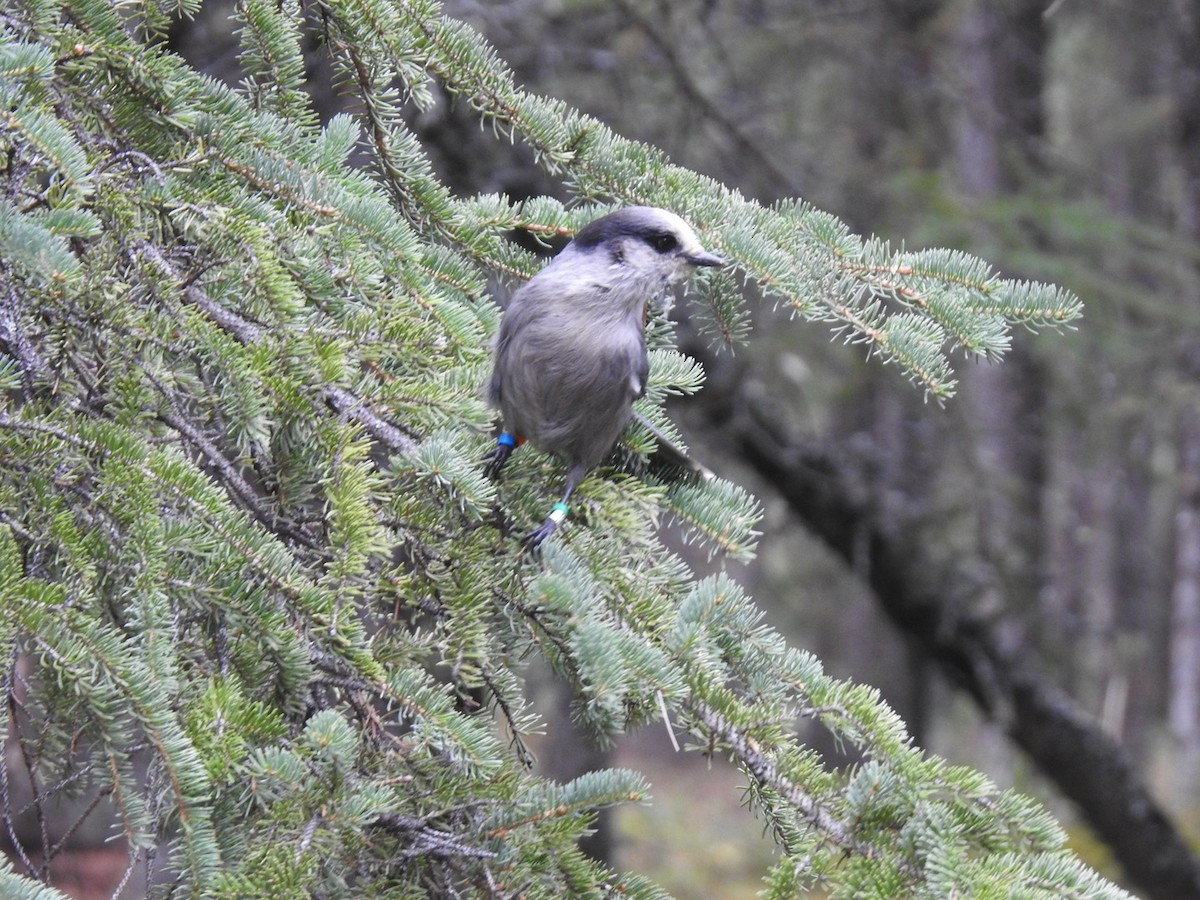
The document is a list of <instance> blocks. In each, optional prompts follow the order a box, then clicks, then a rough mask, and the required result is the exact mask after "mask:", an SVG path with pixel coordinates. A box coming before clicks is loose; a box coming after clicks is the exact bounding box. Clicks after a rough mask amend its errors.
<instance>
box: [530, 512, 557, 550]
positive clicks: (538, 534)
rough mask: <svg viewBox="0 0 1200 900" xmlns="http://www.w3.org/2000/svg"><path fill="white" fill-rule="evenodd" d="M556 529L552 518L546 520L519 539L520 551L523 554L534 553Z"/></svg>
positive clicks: (555, 522) (555, 523)
mask: <svg viewBox="0 0 1200 900" xmlns="http://www.w3.org/2000/svg"><path fill="white" fill-rule="evenodd" d="M556 528H558V522H557V521H555V520H554V519H552V518H547V519H546V521H544V522H543V523H542V524H541V525H539V526H538V527H537V528H535V529H533V531H531V532H529V534H527V535H525V537H523V538H521V549H522V551H523V552H527V553H529V552H534V551H536V550H537V549H538V548H539V547H540V546H541V545H542V542H543V541H544V540H546V538H548V537H550V535H552V534H554V530H555V529H556Z"/></svg>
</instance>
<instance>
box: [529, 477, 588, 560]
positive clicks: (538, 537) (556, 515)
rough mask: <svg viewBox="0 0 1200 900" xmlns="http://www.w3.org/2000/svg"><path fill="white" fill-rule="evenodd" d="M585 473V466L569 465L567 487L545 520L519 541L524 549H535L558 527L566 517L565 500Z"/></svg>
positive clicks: (569, 496) (569, 497)
mask: <svg viewBox="0 0 1200 900" xmlns="http://www.w3.org/2000/svg"><path fill="white" fill-rule="evenodd" d="M586 474H587V468H586V467H585V466H583V465H578V464H577V465H574V466H571V469H570V471H568V472H567V489H566V490H565V491H563V495H562V499H561V500H559V501H558V502H557V503H555V504H554V506H553V507H552V508H551V509H550V515H548V516H546V520H545V521H544V522H542V524H541V525H539V526H538V527H537V528H535V529H534V530H533V531H531V532H529V534H527V535H525V538H524V540H522V541H521V543H522V544H523V545H524V547H525V549H526V550H536V549H537V548H538V547H539V546H540V545H541V543H542V541H544V540H546V538H548V537H550V535H552V534H554V529H556V528H557V527H558V523H559V522H561V521H562V520H563V519H565V518H566V517H567V512H568V507H567V501H568V500H569V499H571V492H572V491H574V490H575V488H576V487H578V485H579V482H581V481H583V476H584V475H586Z"/></svg>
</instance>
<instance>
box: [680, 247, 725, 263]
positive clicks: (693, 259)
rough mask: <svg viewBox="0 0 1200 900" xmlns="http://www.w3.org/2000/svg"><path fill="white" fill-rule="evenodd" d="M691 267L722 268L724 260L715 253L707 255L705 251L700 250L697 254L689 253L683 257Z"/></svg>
mask: <svg viewBox="0 0 1200 900" xmlns="http://www.w3.org/2000/svg"><path fill="white" fill-rule="evenodd" d="M684 259H686V260H687V261H688V262H689V263H691V264H692V265H693V266H723V265H725V258H724V257H723V256H717V254H715V253H709V252H708V251H707V250H701V251H700V252H699V253H689V254H688V255H687V256H685V257H684Z"/></svg>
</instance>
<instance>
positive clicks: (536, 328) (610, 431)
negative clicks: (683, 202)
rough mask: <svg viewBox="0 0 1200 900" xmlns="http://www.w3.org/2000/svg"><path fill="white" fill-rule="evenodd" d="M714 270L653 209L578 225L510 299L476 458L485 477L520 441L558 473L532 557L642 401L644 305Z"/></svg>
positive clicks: (528, 541)
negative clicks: (491, 426) (486, 442)
mask: <svg viewBox="0 0 1200 900" xmlns="http://www.w3.org/2000/svg"><path fill="white" fill-rule="evenodd" d="M724 263H725V261H724V260H723V259H721V257H719V256H716V255H714V254H712V253H709V252H708V251H706V250H705V249H704V247H702V246H701V244H700V241H699V239H698V238H697V237H696V234H695V232H693V231H692V229H691V227H690V226H689V225H688V224H687V223H686V222H685V221H683V219H681V218H680V217H679V216H677V215H675V214H674V213H672V212H668V211H667V210H665V209H655V208H653V207H648V206H633V207H629V208H626V209H621V210H617V211H616V212H613V213H610V214H609V215H606V216H602V217H600V218H599V219H596V220H595V221H594V222H591V223H589V224H588V225H586V226H584V228H583V229H581V230H580V232H579V233H578V234H577V235H576V236H575V239H574V240H573V241H572V242H571V243H570V244H568V245H567V246H566V248H565V249H563V251H562V252H561V253H559V254H558V256H556V257H555V258H554V259H553V260H552V261H551V262H550V263H549V264H548V265H547V266H546V267H545V268H544V269H542V270H541V271H540V272H538V274H537V275H535V276H534V277H533V278H532V279H530V280H529V281H528V282H527V283H526V284H525V285H523V286H522V287H521V288H520V289H519V290H518V291H517V292H516V293H514V294H513V296H512V299H511V300H510V301H509V304H508V308H507V309H506V310H505V312H504V319H503V321H502V323H501V325H500V336H499V339H498V340H497V342H496V354H495V365H494V368H493V371H492V378H491V381H490V382H489V384H488V399H489V401H490V402H491V403H492V405H493V406H497V407H499V408H500V411H501V414H502V416H503V426H504V430H503V432H502V433H501V435H500V437H499V439H498V440H497V442H496V447H495V448H494V449H493V450H492V451H491V452H490V453H489V454H488V455H487V457H486V459H487V466H486V467H485V469H484V471H485V473H486V474H487V475H488V476H489V477H492V478H495V477H497V476H498V475H499V474H500V471H501V470H502V469H503V468H504V464H505V463H506V462H507V461H508V457H509V456H510V455H511V454H512V451H513V450H514V449H515V448H516V447H518V446H520V444H521V443H523V442H524V441H526V440H528V441H529V442H530V443H531V444H533V445H534V446H535V447H537V448H538V449H540V450H544V451H546V452H548V453H554V454H557V455H558V456H559V457H561V458H562V459H563V460H564V461H565V462H566V464H567V480H566V490H565V491H564V492H563V495H562V499H561V500H559V502H558V503H556V504H554V507H553V509H552V510H551V511H550V514H549V515H548V516H547V517H546V520H545V521H544V522H543V523H542V524H541V525H540V526H539V527H538V528H537V529H535V530H534V531H532V532H531V533H530V534H528V535H527V536H526V537H525V545H526V547H529V548H535V547H537V546H538V545H539V544H541V542H542V541H544V540H545V539H546V538H547V537H549V536H550V535H551V534H552V533H553V532H554V529H555V528H556V527H557V526H558V524H559V523H560V522H561V521H562V520H563V519H565V518H566V516H567V511H568V507H567V501H568V500H569V499H570V497H571V492H572V491H574V490H575V488H576V487H577V486H578V485H579V483H580V482H581V481H583V478H584V476H585V475H587V473H588V472H589V471H590V470H591V469H592V468H594V467H595V466H596V465H597V464H598V463H599V462H600V461H601V460H603V459H604V457H605V456H606V455H607V454H608V452H609V451H610V450H611V449H612V447H613V444H614V443H616V440H617V438H618V437H619V436H620V434H621V431H622V430H623V429H624V428H625V426H626V424H628V422H629V419H630V417H631V415H632V413H633V401H634V400H636V399H637V398H638V397H641V396H642V395H643V394H644V393H645V392H646V377H647V375H648V374H649V371H650V361H649V358H648V357H647V355H646V334H645V325H646V306H647V304H648V303H649V302H650V301H651V300H653V299H655V298H657V297H660V296H661V295H663V294H664V292H666V291H667V290H668V289H669V288H670V287H671V286H672V285H673V284H676V283H677V282H679V281H682V280H683V279H684V278H686V277H687V276H688V275H689V274H691V272H692V271H693V270H694V269H695V268H696V267H697V266H721V265H724Z"/></svg>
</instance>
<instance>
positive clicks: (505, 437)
mask: <svg viewBox="0 0 1200 900" xmlns="http://www.w3.org/2000/svg"><path fill="white" fill-rule="evenodd" d="M523 443H525V439H524V438H523V437H521V436H520V435H518V434H511V433H509V432H507V431H502V432H500V436H499V437H498V438H496V446H495V447H493V448H492V449H491V450H490V451H488V452H487V453H486V454H484V457H483V459H484V462H485V463H486V465H484V467H483V474H484V475H485V476H486V477H488V478H492V479H496V478H499V477H500V472H501V471H503V469H504V464H505V463H506V462H508V458H509V457H510V456H512V452H513V451H514V450H516V449H517V448H518V447H520V446H521V445H522V444H523Z"/></svg>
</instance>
